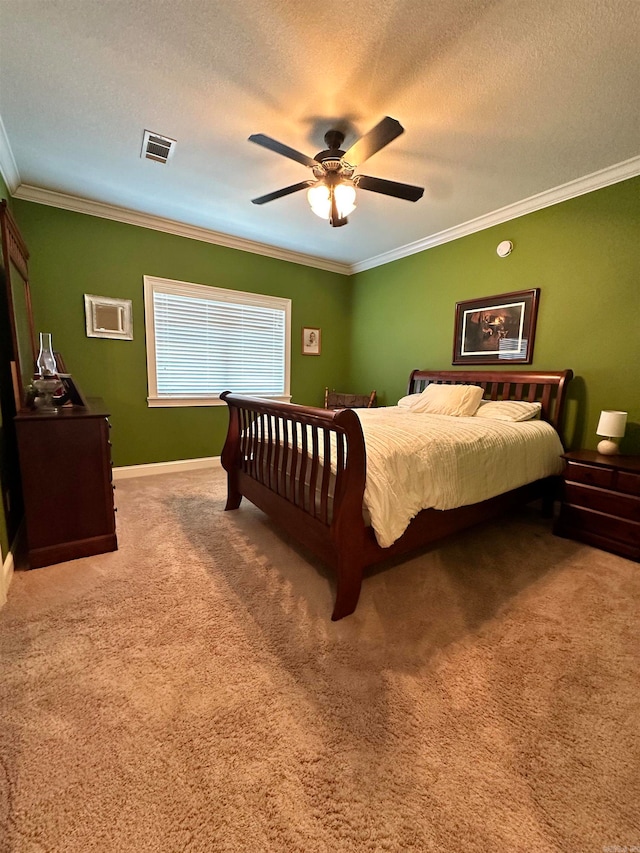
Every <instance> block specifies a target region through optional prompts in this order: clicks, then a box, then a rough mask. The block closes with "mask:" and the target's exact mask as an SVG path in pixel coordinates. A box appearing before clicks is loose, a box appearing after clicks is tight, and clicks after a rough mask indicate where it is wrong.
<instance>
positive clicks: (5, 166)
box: [0, 116, 20, 195]
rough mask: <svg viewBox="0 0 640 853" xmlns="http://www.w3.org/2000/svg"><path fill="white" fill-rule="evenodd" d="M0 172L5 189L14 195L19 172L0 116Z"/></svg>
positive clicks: (17, 185)
mask: <svg viewBox="0 0 640 853" xmlns="http://www.w3.org/2000/svg"><path fill="white" fill-rule="evenodd" d="M0 173H2V177H3V178H4V182H5V184H6V185H7V189H8V190H9V192H10V193H11V195H15V192H16V190H17V189H18V187H19V186H20V172H19V171H18V166H17V164H16V161H15V158H14V156H13V151H12V150H11V145H10V144H9V137H8V136H7V131H6V130H5V127H4V122H3V121H2V116H0Z"/></svg>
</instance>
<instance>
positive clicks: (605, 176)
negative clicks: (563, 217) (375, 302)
mask: <svg viewBox="0 0 640 853" xmlns="http://www.w3.org/2000/svg"><path fill="white" fill-rule="evenodd" d="M638 175H640V157H632V158H631V159H629V160H624V161H623V162H622V163H616V164H615V165H614V166H608V167H607V168H606V169H600V171H598V172H592V173H591V174H590V175H585V177H583V178H578V179H577V180H575V181H568V182H567V183H566V184H561V185H560V186H559V187H554V188H553V189H551V190H545V191H544V192H541V193H537V194H536V195H532V196H529V198H525V199H523V200H522V201H518V202H516V203H515V204H509V205H507V206H506V207H501V208H500V209H499V210H494V211H493V212H492V213H486V214H484V215H483V216H478V217H477V218H476V219H470V220H469V221H468V222H463V223H462V224H461V225H456V226H455V227H453V228H447V229H446V230H444V231H439V232H438V233H437V234H432V235H431V236H429V237H424V238H423V239H422V240H416V241H415V242H414V243H407V245H406V246H399V247H398V248H397V249H392V250H391V251H390V252H385V253H384V254H382V255H376V256H375V257H373V258H369V259H368V260H366V261H359V262H358V263H355V264H353V265H352V267H351V273H352V274H354V273H359V272H364V271H365V270H370V269H373V268H374V267H379V266H382V265H383V264H388V263H391V261H397V260H399V259H400V258H406V257H408V256H409V255H415V254H417V253H418V252H424V251H425V250H426V249H432V248H433V247H434V246H440V245H442V244H443V243H450V242H451V241H452V240H458V239H459V238H460V237H466V236H467V235H469V234H474V233H475V232H476V231H484V230H485V228H491V227H492V226H493V225H501V224H502V223H503V222H509V221H510V220H511V219H517V218H518V217H519V216H525V215H526V214H527V213H534V212H535V211H536V210H542V209H543V208H545V207H551V205H554V204H559V203H560V202H562V201H568V200H569V199H571V198H576V197H577V196H580V195H585V194H586V193H590V192H593V191H594V190H599V189H603V188H604V187H608V186H610V185H611V184H617V183H619V182H620V181H626V180H627V179H628V178H635V177H637V176H638Z"/></svg>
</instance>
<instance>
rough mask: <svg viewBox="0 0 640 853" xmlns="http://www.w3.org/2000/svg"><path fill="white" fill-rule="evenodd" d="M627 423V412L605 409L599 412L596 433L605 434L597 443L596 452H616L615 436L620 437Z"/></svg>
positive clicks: (607, 453) (606, 454)
mask: <svg viewBox="0 0 640 853" xmlns="http://www.w3.org/2000/svg"><path fill="white" fill-rule="evenodd" d="M626 425H627V413H626V412H615V411H611V410H608V409H607V410H605V411H602V412H600V420H599V421H598V428H597V430H596V435H602V436H606V437H605V438H603V440H602V441H601V442H600V443H599V444H598V453H601V454H603V455H604V456H613V454H615V453H617V452H618V442H617V441H615V439H616V438H622V436H623V435H624V430H625V427H626Z"/></svg>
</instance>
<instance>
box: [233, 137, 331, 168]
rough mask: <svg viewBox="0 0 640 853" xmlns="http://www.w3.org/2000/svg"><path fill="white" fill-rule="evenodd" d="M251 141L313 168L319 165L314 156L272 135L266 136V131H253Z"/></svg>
mask: <svg viewBox="0 0 640 853" xmlns="http://www.w3.org/2000/svg"><path fill="white" fill-rule="evenodd" d="M249 142H255V143H256V145H261V146H262V147H263V148H268V149H269V151H274V152H275V153H276V154H282V156H283V157H288V158H289V159H290V160H295V161H296V162H297V163H302V165H303V166H309V168H311V169H312V168H313V167H314V166H317V165H319V164H318V163H317V162H316V161H315V160H314V159H313V158H312V157H307V155H306V154H302V153H301V152H300V151H296V149H295V148H289V146H288V145H284V143H282V142H278V140H277V139H272V138H271V137H270V136H265V135H264V133H253V134H252V135H251V136H250V137H249Z"/></svg>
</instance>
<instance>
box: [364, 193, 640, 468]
mask: <svg viewBox="0 0 640 853" xmlns="http://www.w3.org/2000/svg"><path fill="white" fill-rule="evenodd" d="M501 240H511V241H512V242H513V244H514V249H513V252H512V254H511V255H509V256H508V257H507V258H499V257H498V256H497V254H496V246H497V245H498V243H499V242H500V241H501ZM533 287H539V288H540V305H539V311H538V325H537V333H536V340H535V349H534V354H533V363H532V365H531V367H532V368H533V369H539V370H557V369H562V368H567V367H569V368H571V369H572V370H573V371H574V373H575V375H576V377H577V378H576V379H574V380H573V381H572V383H571V385H570V386H569V389H570V395H569V396H570V405H569V411H568V429H567V433H566V438H567V441H568V443H569V445H570V446H571V447H589V448H595V445H596V444H597V441H598V438H597V436H596V435H595V429H596V425H597V421H598V416H599V414H600V410H601V409H622V410H624V411H627V412H628V413H629V424H628V427H627V434H626V436H625V439H624V440H623V442H622V443H621V449H622V450H626V451H627V452H629V453H638V452H640V425H639V422H640V178H634V179H632V180H628V181H625V182H622V183H618V184H615V185H613V186H610V187H606V188H605V189H601V190H598V191H596V192H593V193H590V194H588V195H583V196H579V197H577V198H574V199H571V200H570V201H566V202H563V203H561V204H557V205H554V206H553V207H548V208H545V209H544V210H540V211H537V212H535V213H531V214H528V215H527V216H522V217H520V218H518V219H514V220H512V221H510V222H507V223H505V224H504V225H499V226H496V227H493V228H489V229H487V230H485V231H481V232H478V233H476V234H472V235H470V236H468V237H463V238H460V239H459V240H455V241H453V242H451V243H446V244H443V245H441V246H437V247H434V248H432V249H429V250H428V251H425V252H422V253H420V254H416V255H412V256H410V257H407V258H403V259H401V260H398V261H394V262H393V263H390V264H387V265H385V266H382V267H377V268H375V269H372V270H368V271H366V272H362V273H360V274H358V275H357V276H356V277H355V282H354V296H353V317H354V322H353V329H352V350H351V376H350V383H351V385H352V386H353V387H358V388H376V389H377V391H378V396H379V399H380V402H381V404H383V405H384V404H387V405H389V404H392V403H394V402H395V401H396V400H397V399H398V398H399V397H400V396H401V395H402V394H404V393H406V392H405V388H406V382H407V379H408V376H409V373H410V372H411V370H412V369H413V368H416V367H418V368H433V369H438V368H439V369H446V368H450V367H451V355H452V348H453V324H454V312H455V304H456V302H458V301H462V300H466V299H472V298H475V297H482V296H490V295H494V294H500V293H508V292H510V291H517V290H526V289H529V288H533ZM513 369H517V367H515V366H514V368H513Z"/></svg>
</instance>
